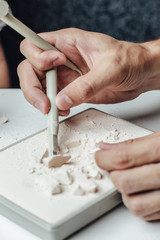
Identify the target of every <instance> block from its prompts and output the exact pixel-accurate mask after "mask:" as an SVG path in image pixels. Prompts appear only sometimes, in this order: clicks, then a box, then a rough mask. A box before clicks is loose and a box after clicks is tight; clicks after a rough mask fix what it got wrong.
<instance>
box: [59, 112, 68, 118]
mask: <svg viewBox="0 0 160 240" xmlns="http://www.w3.org/2000/svg"><path fill="white" fill-rule="evenodd" d="M69 114H70V111H69V110H67V111H60V110H59V115H60V116H62V117H66V116H68V115H69Z"/></svg>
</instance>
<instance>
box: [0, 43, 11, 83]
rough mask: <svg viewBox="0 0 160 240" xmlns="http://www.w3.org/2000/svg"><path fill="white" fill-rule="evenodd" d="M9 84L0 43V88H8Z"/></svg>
mask: <svg viewBox="0 0 160 240" xmlns="http://www.w3.org/2000/svg"><path fill="white" fill-rule="evenodd" d="M9 85H10V84H9V71H8V66H7V62H6V59H5V56H4V53H3V48H2V45H1V44H0V88H8V87H9Z"/></svg>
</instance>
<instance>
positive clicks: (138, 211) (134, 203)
mask: <svg viewBox="0 0 160 240" xmlns="http://www.w3.org/2000/svg"><path fill="white" fill-rule="evenodd" d="M129 208H130V210H131V211H132V212H133V214H134V215H136V216H143V204H142V203H141V202H140V201H139V199H138V198H134V199H131V200H130V203H129Z"/></svg>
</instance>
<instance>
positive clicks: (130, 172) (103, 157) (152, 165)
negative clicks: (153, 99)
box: [95, 132, 160, 221]
mask: <svg viewBox="0 0 160 240" xmlns="http://www.w3.org/2000/svg"><path fill="white" fill-rule="evenodd" d="M99 147H100V149H101V150H100V151H97V152H96V154H95V159H96V162H97V164H98V166H99V167H100V168H102V169H104V170H108V171H109V172H110V177H111V179H112V181H113V183H114V184H115V186H116V187H117V189H118V191H119V192H120V193H121V194H122V199H123V202H124V204H125V205H126V206H127V207H128V208H129V209H130V210H131V211H132V212H133V213H134V214H135V215H137V216H140V217H141V218H143V219H144V220H146V221H152V220H160V132H157V133H154V134H151V135H149V136H146V137H143V138H137V139H134V140H129V141H125V142H122V143H117V144H108V143H100V144H99Z"/></svg>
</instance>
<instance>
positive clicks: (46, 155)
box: [40, 149, 49, 163]
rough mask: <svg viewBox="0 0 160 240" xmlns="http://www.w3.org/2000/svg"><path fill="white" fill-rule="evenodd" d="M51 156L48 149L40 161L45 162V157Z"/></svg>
mask: <svg viewBox="0 0 160 240" xmlns="http://www.w3.org/2000/svg"><path fill="white" fill-rule="evenodd" d="M48 156H49V152H48V149H47V150H46V151H45V152H44V153H43V155H42V157H41V159H40V163H43V159H44V158H47V157H48Z"/></svg>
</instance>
